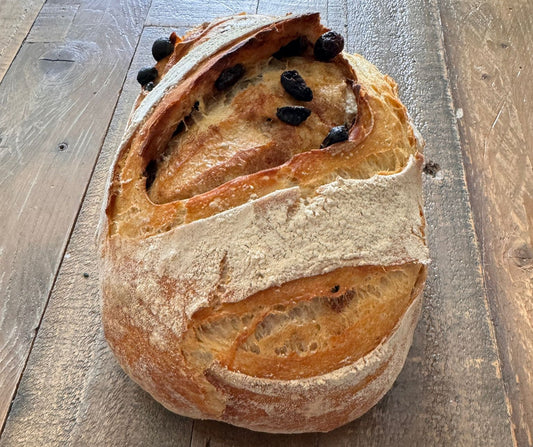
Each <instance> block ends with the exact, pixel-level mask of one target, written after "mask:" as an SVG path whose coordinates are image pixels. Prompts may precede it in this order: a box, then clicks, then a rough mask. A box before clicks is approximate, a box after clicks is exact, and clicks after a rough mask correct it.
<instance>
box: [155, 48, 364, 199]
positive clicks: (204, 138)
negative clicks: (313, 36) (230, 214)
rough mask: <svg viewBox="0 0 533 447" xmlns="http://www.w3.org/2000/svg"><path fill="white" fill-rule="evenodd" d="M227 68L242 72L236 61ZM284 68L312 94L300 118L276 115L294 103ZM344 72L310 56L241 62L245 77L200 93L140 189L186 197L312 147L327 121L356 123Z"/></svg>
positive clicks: (328, 124) (330, 123)
mask: <svg viewBox="0 0 533 447" xmlns="http://www.w3.org/2000/svg"><path fill="white" fill-rule="evenodd" d="M309 53H311V50H310V51H309ZM233 67H239V70H238V72H237V74H238V75H239V76H242V75H243V74H244V72H245V68H244V66H243V65H242V64H236V65H234V66H233ZM233 67H230V68H229V69H227V70H225V71H223V73H226V72H227V71H228V70H231V69H232V68H233ZM287 67H290V68H291V69H292V71H294V72H295V73H296V72H297V71H296V70H298V72H299V75H301V76H303V78H305V79H306V81H307V83H308V85H309V87H310V90H311V89H312V90H313V91H314V99H313V100H312V101H311V102H308V103H306V107H308V109H307V110H308V114H307V115H306V118H307V119H306V120H305V122H302V123H299V125H287V124H286V123H285V122H283V121H282V120H281V119H279V118H278V117H277V116H276V115H277V113H276V110H278V111H279V110H281V109H283V108H286V106H287V105H292V104H295V103H296V104H297V103H298V102H299V101H296V100H295V99H294V98H293V97H292V96H291V95H289V94H288V93H287V92H286V89H285V88H284V87H283V85H282V83H281V82H280V78H281V75H282V74H283V73H285V72H286V68H287ZM346 71H347V70H346V67H345V66H343V65H338V64H334V63H322V62H316V61H314V60H313V58H312V55H311V56H310V57H309V55H307V57H295V58H290V59H287V60H285V61H283V62H280V61H278V60H276V59H274V58H271V59H270V60H267V61H260V62H258V63H255V64H253V65H248V66H247V67H246V76H245V77H243V78H242V79H241V80H235V82H236V85H234V86H233V87H232V88H230V89H229V91H224V92H219V93H217V94H215V95H214V96H213V97H212V96H211V95H208V98H207V99H206V100H204V99H201V100H200V104H199V107H196V108H193V110H192V112H191V114H190V115H189V116H188V117H186V118H185V120H184V122H185V125H186V127H187V129H186V130H185V131H184V132H180V133H178V134H176V135H175V136H173V138H172V139H171V141H170V142H169V144H168V146H167V148H166V150H165V152H164V153H163V155H162V156H161V157H160V158H159V160H158V162H157V175H156V177H155V178H154V181H153V182H150V185H151V187H150V188H147V189H148V191H149V196H150V198H151V200H152V201H154V202H155V203H166V202H171V201H174V200H183V199H187V198H190V197H192V196H195V195H198V194H203V193H205V192H207V191H210V190H212V189H214V188H216V187H217V186H220V185H222V184H223V183H226V182H228V181H230V180H232V179H234V178H237V177H240V176H245V175H249V174H253V173H255V172H258V171H263V170H265V169H270V168H273V167H277V166H280V165H282V164H283V163H285V162H287V161H288V160H290V159H291V158H293V157H294V156H295V155H296V154H299V153H302V152H307V151H310V150H313V149H318V148H319V147H320V146H321V143H322V142H323V140H324V138H325V136H326V135H328V133H329V132H330V129H331V128H332V127H335V126H338V125H342V126H346V127H351V126H352V125H353V124H354V123H355V122H356V114H357V98H356V97H355V92H354V87H353V84H352V83H347V82H346ZM349 74H350V75H353V74H352V73H349ZM219 79H220V78H219ZM231 82H232V83H233V82H234V79H231ZM291 107H292V106H291ZM182 122H183V121H182ZM345 139H347V138H345ZM152 162H153V161H151V162H150V163H152ZM150 163H149V165H150Z"/></svg>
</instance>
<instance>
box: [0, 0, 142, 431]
mask: <svg viewBox="0 0 533 447" xmlns="http://www.w3.org/2000/svg"><path fill="white" fill-rule="evenodd" d="M72 4H74V2H73V3H72ZM77 4H79V9H78V10H77V14H76V16H75V17H74V18H73V20H72V21H70V22H69V23H70V26H69V29H68V32H67V33H66V37H65V39H62V40H59V41H54V42H38V43H33V42H32V41H31V38H32V35H36V34H37V35H39V36H41V37H42V36H43V35H44V34H47V33H49V34H50V35H51V36H54V39H55V38H56V37H57V35H58V33H57V30H56V26H60V27H61V26H63V25H64V23H62V22H61V21H59V22H58V24H56V23H55V22H54V21H51V20H45V21H44V22H41V23H42V26H45V27H46V28H47V30H42V29H40V27H39V26H36V27H34V28H33V30H32V32H30V34H29V36H28V40H27V42H26V43H25V44H24V45H23V46H22V48H21V49H20V51H19V53H18V55H17V57H16V58H15V60H14V62H13V64H12V65H11V68H10V70H9V71H8V73H7V74H6V76H5V77H4V79H3V81H2V84H1V85H0V108H1V109H2V110H4V111H9V113H2V114H1V115H0V141H1V142H0V145H1V148H2V151H1V152H0V190H1V191H2V195H3V197H4V202H3V203H2V207H0V222H2V226H3V231H2V235H1V236H0V238H1V239H0V241H1V243H0V247H1V248H0V251H1V253H2V256H1V257H0V272H1V276H0V290H1V291H2V292H1V294H2V297H1V299H0V365H2V366H1V368H0V426H1V425H3V422H4V418H5V415H6V413H7V411H8V408H9V405H10V402H11V399H12V396H13V393H14V391H15V388H16V386H17V383H18V382H19V377H20V374H21V372H22V370H23V368H24V365H25V363H26V358H27V355H28V352H29V350H30V347H31V344H32V341H33V339H34V336H35V332H36V331H37V329H38V327H39V322H40V319H41V316H42V313H43V310H44V308H45V305H46V302H47V299H48V296H49V293H50V289H51V287H52V284H53V281H54V278H55V275H56V272H57V269H58V267H59V264H60V261H61V256H62V253H63V251H64V248H65V245H66V243H67V241H68V238H69V234H70V232H71V228H72V226H73V223H74V220H75V218H76V214H77V212H78V210H79V207H80V201H81V199H82V197H83V194H84V192H85V189H86V187H87V183H88V180H89V177H90V175H91V172H92V169H93V166H94V163H95V160H96V157H97V155H98V152H99V150H100V147H101V144H102V141H103V138H104V136H105V133H106V130H107V127H108V125H109V120H110V118H111V116H112V113H113V109H114V107H115V104H116V100H117V97H118V94H119V91H120V87H121V85H122V83H123V81H124V77H125V74H126V72H127V69H128V67H129V64H130V61H131V56H132V54H133V52H134V49H135V44H136V42H137V39H138V36H139V34H140V32H141V27H142V23H143V21H144V18H145V17H146V14H147V11H148V1H141V2H139V1H133V0H131V1H130V0H124V1H120V2H109V1H104V0H99V1H95V0H90V1H89V0H84V1H80V2H77ZM47 6H48V5H46V6H45V7H44V8H43V10H42V13H43V14H46V8H47ZM50 7H51V8H55V7H56V5H54V4H53V3H51V4H50ZM39 40H43V39H42V38H40V39H39Z"/></svg>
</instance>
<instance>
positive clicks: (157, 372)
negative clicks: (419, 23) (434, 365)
mask: <svg viewBox="0 0 533 447" xmlns="http://www.w3.org/2000/svg"><path fill="white" fill-rule="evenodd" d="M342 48H343V40H342V37H341V36H340V35H338V34H336V33H334V32H328V30H327V29H325V28H324V27H323V26H322V25H321V24H320V20H319V16H318V14H307V15H287V16H285V17H266V16H258V15H238V16H233V17H228V18H222V19H219V20H216V21H214V22H212V23H207V24H204V25H201V26H199V27H197V28H195V29H193V30H192V31H190V32H189V33H188V34H186V35H185V36H184V37H183V38H180V37H178V36H176V35H175V34H172V35H171V36H170V38H168V39H166V38H163V39H159V40H158V41H156V43H155V44H154V48H153V54H154V57H155V58H156V60H157V63H156V65H155V67H148V68H146V69H143V70H141V72H139V77H138V80H139V82H140V83H141V84H142V85H143V89H142V93H141V95H140V96H139V99H138V100H137V102H136V105H135V108H134V110H133V112H132V114H131V117H130V121H129V123H128V127H127V130H126V133H125V136H124V139H123V141H122V143H121V145H120V148H119V150H118V154H117V157H116V160H115V163H114V165H113V168H112V172H111V174H110V179H109V184H108V189H107V191H108V192H107V197H106V199H105V204H104V211H103V214H102V221H101V226H100V253H101V262H100V266H101V284H102V294H103V322H104V329H105V335H106V338H107V340H108V342H109V345H110V346H111V348H112V350H113V352H114V353H115V355H116V357H117V358H118V361H119V362H120V364H121V365H122V367H123V368H124V370H125V371H126V372H127V373H128V374H129V375H130V376H131V377H132V379H133V380H135V381H136V382H137V383H139V384H140V385H141V386H142V387H143V388H144V389H146V390H147V391H148V392H149V393H151V394H152V395H153V396H154V398H155V399H157V400H158V401H159V402H161V403H162V404H163V405H165V406H166V407H167V408H169V409H170V410H172V411H174V412H177V413H179V414H182V415H186V416H190V417H195V418H204V419H216V420H220V421H225V422H229V423H231V424H234V425H238V426H242V427H247V428H250V429H253V430H259V431H266V432H285V433H297V432H308V431H328V430H331V429H333V428H335V427H338V426H339V425H342V424H345V423H346V422H349V421H351V420H353V419H355V418H357V417H359V416H360V415H361V414H363V413H364V412H366V411H367V410H368V409H369V408H370V407H372V406H373V405H374V404H375V403H376V402H377V401H378V400H379V399H380V398H381V397H382V396H383V395H384V394H385V393H386V392H387V390H388V389H389V388H390V387H391V386H392V383H393V381H394V380H395V378H396V377H397V375H398V374H399V372H400V370H401V368H402V365H403V363H404V361H405V358H406V355H407V351H408V349H409V346H410V344H411V340H412V336H413V331H414V328H415V326H416V323H417V320H418V317H419V314H420V309H421V292H422V289H423V285H424V280H425V276H426V264H427V262H428V254H427V248H426V244H425V236H424V217H423V212H422V195H421V194H422V193H421V171H422V164H423V158H422V155H421V149H422V142H421V138H420V137H419V136H418V135H417V134H416V131H415V130H414V128H413V126H412V124H411V122H410V120H409V117H408V114H407V111H406V109H405V107H404V106H403V105H402V104H401V102H400V101H399V98H398V93H397V87H396V84H395V83H394V82H393V81H392V79H390V78H389V77H388V76H385V75H382V74H381V73H379V71H378V70H377V69H376V68H375V67H374V66H373V65H371V64H370V63H369V62H367V61H366V60H365V59H364V58H362V57H361V56H358V55H349V54H346V53H344V52H341V50H342Z"/></svg>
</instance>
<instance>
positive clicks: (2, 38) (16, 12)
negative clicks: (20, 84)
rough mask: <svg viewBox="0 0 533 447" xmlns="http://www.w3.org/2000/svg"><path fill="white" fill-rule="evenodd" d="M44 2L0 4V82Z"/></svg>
mask: <svg viewBox="0 0 533 447" xmlns="http://www.w3.org/2000/svg"><path fill="white" fill-rule="evenodd" d="M44 1H45V0H2V1H1V2H0V30H2V32H1V33H0V82H1V81H2V79H3V78H4V75H5V74H6V71H7V69H8V68H9V66H10V65H11V62H12V61H13V59H14V58H15V55H16V54H17V51H18V50H19V48H20V45H21V44H22V42H23V40H24V38H25V37H26V35H27V34H28V32H29V30H30V28H31V26H32V24H33V22H34V20H35V17H37V14H38V13H39V11H40V9H41V8H42V6H43V4H44Z"/></svg>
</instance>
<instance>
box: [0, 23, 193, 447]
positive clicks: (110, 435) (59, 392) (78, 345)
mask: <svg viewBox="0 0 533 447" xmlns="http://www.w3.org/2000/svg"><path fill="white" fill-rule="evenodd" d="M174 30H176V29H175V28H173V29H161V28H147V29H145V30H144V32H143V35H142V37H141V40H140V42H139V45H138V48H139V50H138V52H137V54H136V56H135V58H134V60H133V62H132V65H131V68H130V70H129V73H128V76H127V80H126V82H125V84H124V87H123V90H122V94H121V96H120V100H119V102H118V104H117V108H116V111H115V114H114V117H113V120H112V122H111V125H110V127H109V131H108V133H107V136H106V139H105V142H104V145H103V148H102V152H101V155H100V157H99V159H98V163H97V166H96V168H95V172H94V175H93V178H92V180H91V183H90V186H89V188H88V190H87V194H86V198H85V202H84V205H83V207H82V209H81V211H80V214H79V217H78V221H77V224H76V226H75V228H74V231H73V233H72V237H71V241H70V243H69V245H68V247H67V250H66V252H65V257H64V260H63V263H62V265H61V269H60V272H59V274H58V278H57V281H56V283H55V286H54V291H53V293H52V295H51V297H50V302H49V305H48V307H47V310H46V313H45V316H44V318H43V322H42V324H41V328H40V330H39V334H38V337H37V340H36V341H35V344H34V347H33V350H32V353H31V355H30V358H29V360H28V365H27V368H26V371H25V374H24V376H23V379H22V381H21V383H20V386H19V389H18V392H17V396H16V399H15V401H14V402H13V406H12V410H11V412H10V415H9V418H8V421H7V423H6V427H5V430H4V433H3V436H2V438H0V439H1V441H0V444H1V445H2V446H11V445H13V446H18V445H24V446H34V445H35V446H39V445H46V446H54V445H72V446H78V445H80V446H83V445H109V446H150V445H154V446H176V447H185V446H188V445H189V444H190V439H191V428H192V421H191V420H190V419H187V418H183V417H180V416H177V415H175V414H172V413H170V412H169V411H167V410H165V409H164V408H163V407H162V406H161V405H159V404H158V403H157V402H155V401H154V400H153V399H152V398H151V397H150V396H149V395H148V394H147V393H145V392H144V391H143V390H142V389H141V388H139V387H138V386H137V385H136V384H135V383H134V382H133V381H132V380H130V379H129V377H127V376H126V374H125V373H124V372H123V371H122V369H121V368H120V366H119V365H118V363H117V362H116V360H115V358H114V357H113V355H112V353H111V351H110V350H109V348H108V346H107V343H106V342H105V340H104V337H103V332H102V327H101V326H102V325H101V315H100V291H99V284H98V272H97V262H96V259H97V253H96V244H95V236H96V228H97V225H98V220H99V217H100V210H101V204H102V197H103V194H104V189H105V183H106V180H107V174H108V172H109V168H110V165H111V163H112V161H113V157H114V155H115V151H116V149H117V147H118V145H119V143H120V140H121V138H122V135H123V132H124V129H125V126H126V122H127V119H128V115H129V113H130V110H131V108H132V105H133V103H134V101H135V98H136V96H137V94H138V93H139V89H140V87H139V84H138V83H137V81H136V79H135V78H136V75H137V71H138V70H139V68H141V67H143V66H146V65H149V64H151V63H153V59H152V56H151V52H150V48H151V45H152V42H153V41H154V40H155V39H156V38H158V37H161V36H166V35H169V34H170V32H171V31H174ZM177 31H178V32H180V33H183V32H184V31H185V30H184V29H179V28H178V29H177ZM118 90H120V88H118V89H117V91H118ZM84 273H87V274H88V275H89V277H88V278H85V277H84Z"/></svg>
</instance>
